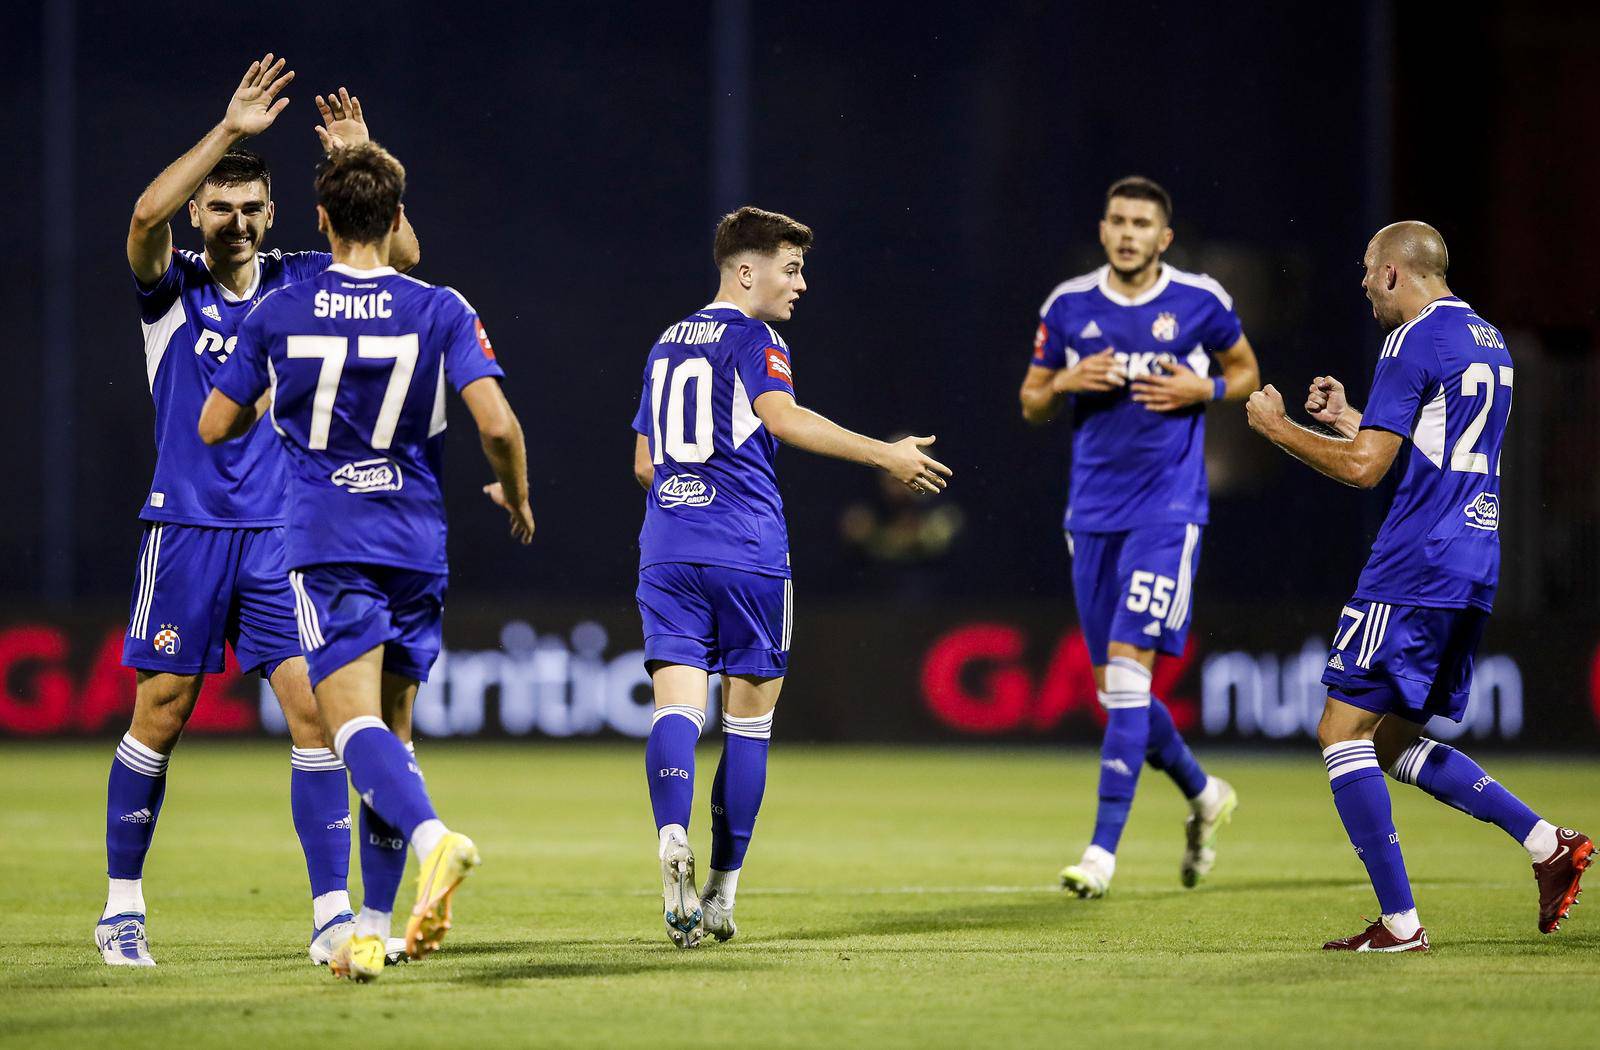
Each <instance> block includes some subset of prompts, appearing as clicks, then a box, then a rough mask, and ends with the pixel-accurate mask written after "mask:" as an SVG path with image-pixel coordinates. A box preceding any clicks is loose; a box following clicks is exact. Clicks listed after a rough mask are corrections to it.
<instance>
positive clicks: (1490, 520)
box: [1462, 492, 1500, 532]
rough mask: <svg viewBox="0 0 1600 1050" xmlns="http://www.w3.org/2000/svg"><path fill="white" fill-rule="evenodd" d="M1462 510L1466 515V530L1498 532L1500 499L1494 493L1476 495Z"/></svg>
mask: <svg viewBox="0 0 1600 1050" xmlns="http://www.w3.org/2000/svg"><path fill="white" fill-rule="evenodd" d="M1462 510H1463V511H1464V512H1465V513H1466V515H1467V528H1469V529H1482V530H1483V531H1484V532H1498V531H1500V497H1499V496H1496V495H1495V494H1494V493H1492V492H1480V493H1478V494H1477V495H1476V496H1474V497H1472V502H1471V503H1468V504H1467V505H1466V506H1465V507H1463V508H1462Z"/></svg>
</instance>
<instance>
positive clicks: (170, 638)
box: [150, 623, 183, 656]
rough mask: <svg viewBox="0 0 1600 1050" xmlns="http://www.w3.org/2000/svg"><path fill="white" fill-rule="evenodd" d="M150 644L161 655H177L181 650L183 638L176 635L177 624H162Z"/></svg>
mask: <svg viewBox="0 0 1600 1050" xmlns="http://www.w3.org/2000/svg"><path fill="white" fill-rule="evenodd" d="M150 644H151V645H152V646H154V647H155V650H156V652H158V653H160V654H162V655H163V656H177V655H178V654H179V653H180V652H182V651H183V639H182V638H179V637H178V625H177V624H175V623H164V624H162V625H161V630H159V631H157V632H156V636H155V639H154V641H152V642H151V643H150Z"/></svg>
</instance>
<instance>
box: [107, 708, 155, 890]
mask: <svg viewBox="0 0 1600 1050" xmlns="http://www.w3.org/2000/svg"><path fill="white" fill-rule="evenodd" d="M168 758H169V756H167V755H163V754H159V753H157V752H156V751H153V750H151V749H150V748H148V747H145V746H144V745H143V744H141V743H139V741H137V740H135V739H134V738H133V734H132V733H129V734H127V735H126V736H124V737H123V738H122V741H121V742H120V743H119V744H117V757H116V758H114V759H112V761H111V778H110V780H109V781H108V782H107V784H106V874H108V875H109V876H111V877H112V878H113V879H139V878H143V877H144V858H145V854H147V853H149V852H150V840H151V839H153V838H155V834H156V818H157V817H159V816H160V815H161V800H162V798H163V797H164V796H165V795H166V793H167V760H168Z"/></svg>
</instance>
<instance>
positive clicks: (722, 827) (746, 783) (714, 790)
mask: <svg viewBox="0 0 1600 1050" xmlns="http://www.w3.org/2000/svg"><path fill="white" fill-rule="evenodd" d="M722 732H723V741H722V761H721V762H719V763H718V764H717V778H716V780H715V781H713V782H712V785H711V870H713V871H737V870H738V869H739V868H742V867H744V854H745V851H746V850H747V849H749V848H750V835H751V833H752V832H753V831H754V830H755V826H756V814H757V813H759V812H760V810H761V796H762V795H763V794H765V792H766V790H767V748H768V747H769V745H770V744H771V742H772V712H770V711H769V712H767V713H766V714H764V715H758V716H756V717H754V718H734V717H733V716H731V715H724V716H723V717H722Z"/></svg>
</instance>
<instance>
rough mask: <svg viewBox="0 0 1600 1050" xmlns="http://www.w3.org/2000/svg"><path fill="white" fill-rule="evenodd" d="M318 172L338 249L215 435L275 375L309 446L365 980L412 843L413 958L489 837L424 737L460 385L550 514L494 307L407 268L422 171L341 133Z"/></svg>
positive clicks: (505, 478) (321, 602)
mask: <svg viewBox="0 0 1600 1050" xmlns="http://www.w3.org/2000/svg"><path fill="white" fill-rule="evenodd" d="M316 185H317V225H318V228H319V229H320V230H322V231H323V232H324V233H325V234H326V235H327V237H328V242H329V244H330V246H331V247H332V251H333V264H332V265H331V266H329V267H328V269H327V270H326V271H325V272H324V273H322V274H320V275H318V276H316V277H313V278H310V279H308V280H305V281H302V282H300V283H299V284H294V285H288V286H286V287H283V288H280V289H278V290H277V291H276V292H274V293H273V294H272V295H270V296H268V297H266V298H265V299H263V300H262V301H261V303H260V305H259V306H258V307H257V308H256V309H255V310H253V311H252V312H251V314H250V316H249V317H248V318H246V320H245V322H244V324H243V325H242V326H241V327H240V330H239V343H238V346H237V348H236V349H235V351H234V354H233V356H232V357H231V358H229V360H228V362H227V363H226V365H225V366H224V367H223V368H221V369H220V370H218V372H217V374H216V376H215V386H214V389H213V390H212V392H211V395H210V397H209V398H208V399H207V401H206V406H205V409H204V411H203V412H202V414H201V417H200V435H201V437H202V438H203V439H204V440H205V441H206V442H207V443H208V444H211V443H215V442H219V441H224V440H227V439H229V438H234V437H237V436H238V435H240V434H242V433H245V431H246V430H247V429H248V428H249V427H250V426H251V425H253V424H254V422H255V420H256V416H257V412H258V409H259V399H261V398H262V395H263V394H265V393H266V392H268V391H269V390H270V391H271V412H272V422H273V426H274V428H275V429H276V430H277V431H278V434H279V435H280V436H281V438H282V441H283V444H284V447H285V448H286V449H287V450H288V453H289V460H290V474H289V523H288V527H287V533H286V537H285V541H286V547H287V558H286V560H287V564H288V566H289V569H290V572H289V581H290V584H291V586H292V587H293V589H294V594H295V600H296V601H295V610H296V616H297V622H298V625H299V630H300V643H301V646H302V648H303V649H304V650H305V655H306V662H307V665H308V670H309V673H310V679H311V685H312V688H313V690H314V691H315V693H316V701H317V708H318V710H319V711H320V712H321V714H322V719H323V722H324V724H325V725H326V726H327V727H328V730H329V731H330V732H331V733H332V734H333V746H334V750H335V751H336V752H337V753H338V756H339V760H340V761H341V762H343V763H344V765H345V766H346V768H348V769H349V771H350V779H351V781H352V782H354V784H355V787H356V791H357V792H358V793H359V794H360V795H361V800H362V826H363V829H364V832H363V835H362V839H363V851H362V856H361V881H362V887H363V892H364V895H365V899H364V901H363V904H362V908H361V914H360V915H359V916H357V918H356V925H355V930H354V932H353V935H352V936H350V937H348V938H346V939H345V940H344V941H343V942H342V943H341V944H339V945H338V946H337V947H336V948H335V950H334V957H333V960H332V962H331V965H330V968H331V969H332V971H333V972H334V974H335V975H336V976H340V977H350V978H353V979H356V980H363V981H365V980H372V979H374V978H377V977H378V976H380V975H381V974H382V972H383V966H384V956H385V945H386V942H387V939H388V936H389V926H390V916H391V913H392V911H393V908H394V898H395V893H396V891H397V890H398V888H399V885H400V878H401V874H402V872H403V870H404V867H405V846H406V843H408V842H409V843H410V844H411V847H412V848H413V849H414V850H416V853H417V858H418V861H419V864H420V870H419V874H418V876H417V895H416V904H415V906H414V907H413V908H412V911H411V918H410V920H409V922H408V923H407V926H406V952H407V954H408V955H409V956H410V957H411V958H413V959H420V958H421V957H422V956H424V955H426V954H427V953H429V952H431V951H433V950H435V949H436V948H438V947H439V944H440V941H441V940H442V939H443V937H444V935H445V932H446V931H447V930H449V929H450V909H451V898H452V896H453V894H454V892H455V889H456V887H457V885H459V884H460V882H461V880H462V879H463V878H464V877H465V876H466V875H467V873H468V872H469V871H470V870H471V869H472V868H473V867H475V866H476V865H477V864H478V850H477V847H476V846H474V845H473V843H472V840H471V839H469V838H467V837H466V836H465V835H462V834H460V833H458V832H453V831H450V830H449V829H448V828H447V827H445V825H444V824H443V822H441V821H440V820H439V818H438V815H437V814H436V813H435V812H434V808H433V803H432V802H431V801H430V800H429V798H428V792H427V790H426V788H425V787H424V786H423V781H422V774H421V772H420V771H419V770H418V768H417V764H416V761H415V758H414V756H413V755H412V753H411V751H410V748H409V746H408V745H409V742H410V737H411V707H412V703H413V702H414V700H415V699H416V695H417V686H418V684H419V683H420V682H423V681H426V680H427V677H428V671H429V669H430V668H431V667H432V666H433V662H434V660H435V659H436V658H437V657H438V655H439V647H440V631H441V625H442V617H443V612H444V596H445V583H446V572H447V562H446V557H445V515H444V503H443V497H442V494H441V491H440V485H441V468H442V466H443V464H442V452H443V445H444V438H443V432H444V429H445V384H446V383H447V382H448V383H449V384H450V385H451V386H454V387H455V389H456V390H457V391H458V392H459V393H460V394H461V397H462V399H463V400H464V401H465V402H466V404H467V408H468V410H469V411H470V412H471V413H472V418H473V420H474V421H475V422H476V423H477V426H478V432H479V435H480V437H481V439H482V443H483V450H484V454H485V455H486V456H487V458H488V460H489V463H490V465H491V467H492V468H493V470H494V474H495V477H496V479H497V481H496V482H495V483H494V484H491V485H488V486H486V487H485V491H486V492H487V493H488V494H489V495H490V497H491V498H492V499H493V500H494V501H495V502H496V503H497V504H499V505H500V506H502V507H504V508H505V509H506V510H507V511H508V512H509V514H510V519H511V532H512V535H513V536H514V537H515V538H516V539H518V540H519V541H520V542H522V543H527V542H529V541H530V540H531V539H532V537H533V512H532V511H531V510H530V509H529V506H528V477H527V459H526V454H525V451H524V447H523V440H522V427H521V425H520V424H519V423H518V422H517V417H516V415H515V414H514V413H513V412H512V411H511V406H510V405H509V404H507V402H506V398H505V394H504V392H503V391H502V390H501V388H500V380H501V379H502V378H503V377H504V373H503V372H502V371H501V369H500V366H499V364H497V363H496V361H495V357H494V351H493V349H492V348H491V346H490V343H489V336H488V334H487V333H486V332H485V331H484V327H483V323H482V322H481V321H479V320H478V315H477V312H476V311H475V310H473V309H472V307H471V306H470V305H469V304H468V303H467V301H466V300H465V299H464V298H462V297H461V295H460V294H458V293H457V292H456V291H455V290H454V289H452V288H442V287H439V288H436V287H434V286H433V285H430V284H425V283H424V282H422V281H418V280H415V279H413V278H410V277H406V276H405V275H403V274H400V273H397V272H396V271H395V269H394V267H393V266H391V265H389V263H390V260H391V259H392V257H393V251H394V247H395V240H396V238H397V237H398V236H399V233H400V230H401V228H402V225H403V222H404V212H403V209H402V206H401V203H400V202H401V196H402V195H403V193H404V191H405V169H404V168H403V167H401V165H400V162H399V161H397V160H395V158H394V157H392V156H391V155H390V154H389V153H388V152H386V151H385V150H383V149H382V148H381V147H379V146H377V145H376V144H375V143H366V144H363V145H359V146H351V147H348V148H342V147H340V146H339V145H338V144H337V143H335V148H334V149H333V151H332V152H331V153H329V155H328V158H327V160H326V161H325V162H324V164H323V167H322V169H321V171H320V172H319V173H318V175H317V183H316ZM369 843H371V844H372V846H373V848H372V849H370V850H369V849H367V848H366V847H367V845H368V844H369Z"/></svg>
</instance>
